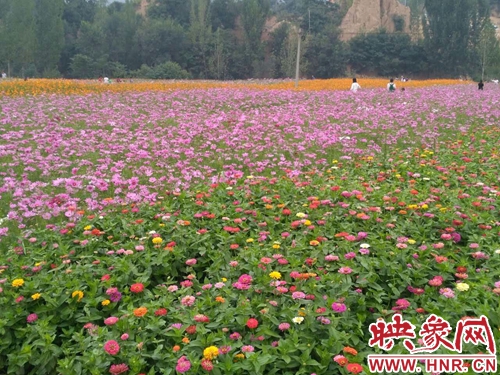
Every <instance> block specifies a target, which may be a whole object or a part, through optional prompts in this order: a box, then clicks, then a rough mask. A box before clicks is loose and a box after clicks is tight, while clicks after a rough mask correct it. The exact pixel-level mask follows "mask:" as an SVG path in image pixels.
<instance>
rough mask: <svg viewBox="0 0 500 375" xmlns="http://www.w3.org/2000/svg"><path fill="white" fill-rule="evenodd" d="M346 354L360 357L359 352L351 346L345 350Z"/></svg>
mask: <svg viewBox="0 0 500 375" xmlns="http://www.w3.org/2000/svg"><path fill="white" fill-rule="evenodd" d="M344 353H346V354H351V355H358V351H357V350H356V349H354V348H351V347H350V346H346V347H345V348H344Z"/></svg>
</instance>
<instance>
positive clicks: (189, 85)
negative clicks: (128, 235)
mask: <svg viewBox="0 0 500 375" xmlns="http://www.w3.org/2000/svg"><path fill="white" fill-rule="evenodd" d="M360 82H361V86H362V87H363V88H364V89H373V88H385V86H386V84H387V80H385V79H381V78H366V79H361V80H360ZM0 83H1V84H0V94H2V95H6V96H25V95H41V94H61V95H75V94H76V95H83V94H95V93H105V92H114V93H122V92H151V91H160V92H162V91H173V90H194V89H217V88H218V89H232V90H238V89H245V90H249V89H251V90H295V91H303V90H306V91H320V90H329V91H330V90H335V91H345V90H348V89H349V87H351V83H352V80H351V79H349V78H337V79H318V80H302V81H300V85H299V87H298V88H295V81H292V80H249V81H234V82H233V81H232V82H223V81H145V80H133V81H130V80H124V81H122V82H120V83H113V84H111V85H108V84H103V83H99V82H98V81H96V80H94V81H83V80H62V79H60V80H57V79H31V80H28V81H21V80H10V81H6V82H0ZM467 83H468V84H470V82H464V81H460V80H452V79H438V80H423V81H418V80H417V81H410V82H404V83H399V85H400V86H401V87H405V88H423V87H430V86H436V85H439V86H451V85H463V84H467Z"/></svg>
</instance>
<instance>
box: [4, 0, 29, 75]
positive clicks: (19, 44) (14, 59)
mask: <svg viewBox="0 0 500 375" xmlns="http://www.w3.org/2000/svg"><path fill="white" fill-rule="evenodd" d="M6 4H7V5H6V6H5V5H4V6H5V7H6V8H8V10H7V13H6V14H5V16H4V18H3V30H2V31H3V32H2V36H3V37H2V39H3V40H2V41H3V43H4V44H3V45H2V48H1V49H3V50H4V55H5V61H6V62H7V65H8V70H9V74H12V73H11V71H12V70H13V71H17V72H18V73H20V74H21V75H24V73H25V69H26V68H27V67H28V66H29V65H30V64H32V63H33V61H34V50H35V42H36V37H35V3H34V1H33V0H10V1H8V2H7V3H6Z"/></svg>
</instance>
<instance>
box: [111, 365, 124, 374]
mask: <svg viewBox="0 0 500 375" xmlns="http://www.w3.org/2000/svg"><path fill="white" fill-rule="evenodd" d="M127 371H128V366H127V365H126V364H125V363H120V364H119V365H111V367H110V368H109V372H110V373H111V374H113V375H118V374H123V373H125V372H127Z"/></svg>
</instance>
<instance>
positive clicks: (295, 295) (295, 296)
mask: <svg viewBox="0 0 500 375" xmlns="http://www.w3.org/2000/svg"><path fill="white" fill-rule="evenodd" d="M292 298H293V299H304V298H306V295H305V294H304V293H302V292H294V293H293V294H292Z"/></svg>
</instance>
